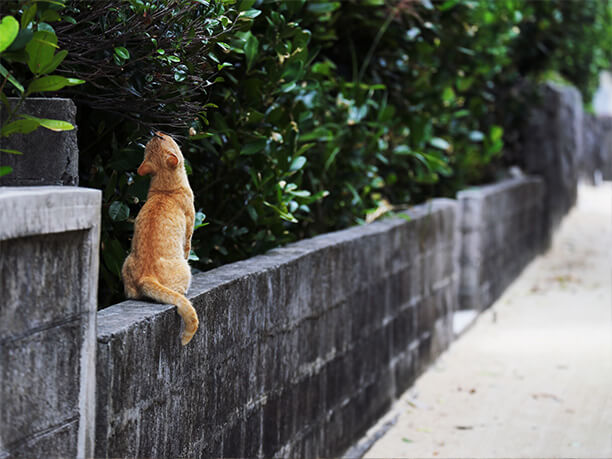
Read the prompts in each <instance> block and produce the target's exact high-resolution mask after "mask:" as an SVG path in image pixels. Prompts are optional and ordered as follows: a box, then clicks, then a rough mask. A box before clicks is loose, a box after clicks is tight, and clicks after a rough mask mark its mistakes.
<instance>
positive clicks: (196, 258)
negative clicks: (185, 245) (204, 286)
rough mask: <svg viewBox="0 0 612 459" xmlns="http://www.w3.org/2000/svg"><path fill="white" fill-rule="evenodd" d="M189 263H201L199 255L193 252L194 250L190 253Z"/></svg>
mask: <svg viewBox="0 0 612 459" xmlns="http://www.w3.org/2000/svg"><path fill="white" fill-rule="evenodd" d="M188 260H189V261H200V257H198V255H197V254H196V253H195V252H194V251H193V249H191V250H190V251H189V258H188Z"/></svg>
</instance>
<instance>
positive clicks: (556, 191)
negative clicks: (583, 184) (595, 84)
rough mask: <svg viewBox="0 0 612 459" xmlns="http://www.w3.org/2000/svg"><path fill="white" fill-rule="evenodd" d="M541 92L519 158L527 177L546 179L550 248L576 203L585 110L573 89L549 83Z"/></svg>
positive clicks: (545, 229)
mask: <svg viewBox="0 0 612 459" xmlns="http://www.w3.org/2000/svg"><path fill="white" fill-rule="evenodd" d="M530 90H532V89H530ZM537 92H538V96H537V98H538V99H539V100H537V103H535V104H534V105H533V107H532V108H531V110H530V112H529V114H528V121H527V123H526V127H525V129H524V131H523V132H522V137H523V139H524V142H523V146H522V148H521V150H520V152H518V155H519V162H520V165H521V166H522V167H523V169H524V171H525V172H526V173H527V174H529V175H537V176H540V177H542V179H543V180H544V185H545V190H546V192H545V195H544V206H543V211H544V219H543V220H542V222H543V234H544V237H545V241H546V245H550V242H551V238H552V233H553V231H554V229H555V228H556V227H557V226H558V225H559V223H560V222H561V220H562V218H563V217H564V216H565V215H566V214H567V212H568V211H569V210H570V209H571V208H572V207H573V206H574V204H575V203H576V195H577V186H578V171H579V162H580V158H582V157H583V156H584V152H583V141H584V138H583V124H584V120H583V117H584V111H583V106H582V98H581V96H580V92H579V91H578V90H577V89H576V88H574V87H572V86H561V85H558V84H555V83H546V84H544V85H541V86H539V87H538V89H537Z"/></svg>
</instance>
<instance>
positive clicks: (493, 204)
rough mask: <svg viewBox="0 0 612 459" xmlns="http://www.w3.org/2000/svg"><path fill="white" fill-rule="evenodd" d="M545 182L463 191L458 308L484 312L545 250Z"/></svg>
mask: <svg viewBox="0 0 612 459" xmlns="http://www.w3.org/2000/svg"><path fill="white" fill-rule="evenodd" d="M543 197H544V184H543V181H542V179H540V178H533V177H521V178H514V179H509V180H504V181H502V182H499V183H496V184H493V185H488V186H482V187H476V188H472V189H469V190H465V191H461V192H459V193H458V194H457V200H458V201H459V207H460V209H461V239H460V241H461V254H460V266H461V268H460V272H461V281H460V283H459V305H460V307H461V308H462V309H476V310H478V311H482V310H484V309H486V308H487V307H489V306H490V305H491V304H493V302H494V301H495V300H496V299H497V298H499V296H500V295H501V293H502V292H503V291H504V290H505V288H506V287H507V286H508V285H509V284H510V283H511V282H512V281H513V280H514V279H515V278H516V277H517V276H518V275H519V274H520V272H521V271H522V269H523V268H524V267H525V266H526V265H527V264H528V263H529V262H530V261H531V260H532V259H533V258H534V257H535V255H536V254H537V253H538V252H540V251H541V250H542V249H543V247H544V242H545V241H544V240H543V237H542V236H543V235H542V229H543V222H542V219H543V209H542V202H543Z"/></svg>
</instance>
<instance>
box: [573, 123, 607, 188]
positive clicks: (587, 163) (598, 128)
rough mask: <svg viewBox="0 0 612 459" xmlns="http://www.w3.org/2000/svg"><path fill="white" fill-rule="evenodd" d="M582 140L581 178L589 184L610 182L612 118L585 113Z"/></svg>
mask: <svg viewBox="0 0 612 459" xmlns="http://www.w3.org/2000/svg"><path fill="white" fill-rule="evenodd" d="M583 138H584V140H583V144H584V151H583V155H582V158H581V161H580V165H579V166H580V169H579V170H580V175H581V178H582V179H583V180H586V181H587V182H588V183H591V184H595V183H596V182H597V181H598V180H599V179H603V180H612V116H595V115H593V114H591V113H585V116H584V133H583Z"/></svg>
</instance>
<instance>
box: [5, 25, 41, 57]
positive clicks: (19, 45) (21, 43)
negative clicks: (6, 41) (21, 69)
mask: <svg viewBox="0 0 612 459" xmlns="http://www.w3.org/2000/svg"><path fill="white" fill-rule="evenodd" d="M33 36H34V32H32V30H30V29H21V30H20V31H19V34H17V38H16V39H15V41H14V42H13V43H12V44H11V46H9V47H8V49H7V51H10V52H15V51H21V50H23V49H24V48H25V47H26V45H27V44H28V43H29V42H30V40H31V39H32V37H33Z"/></svg>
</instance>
